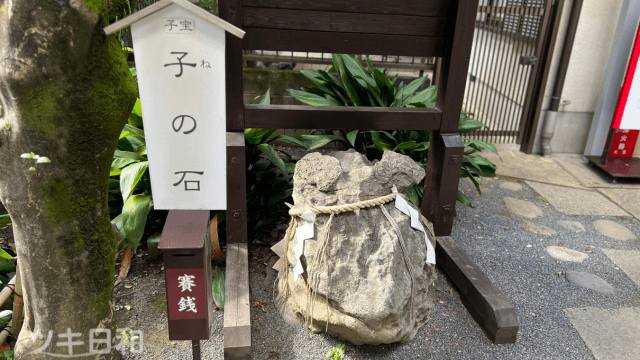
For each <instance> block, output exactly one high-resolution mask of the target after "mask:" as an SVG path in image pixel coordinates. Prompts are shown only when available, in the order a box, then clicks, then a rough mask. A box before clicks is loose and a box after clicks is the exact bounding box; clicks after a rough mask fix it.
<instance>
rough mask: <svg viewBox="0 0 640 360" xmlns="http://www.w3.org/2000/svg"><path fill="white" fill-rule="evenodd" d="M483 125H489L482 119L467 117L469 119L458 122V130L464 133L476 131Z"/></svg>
mask: <svg viewBox="0 0 640 360" xmlns="http://www.w3.org/2000/svg"><path fill="white" fill-rule="evenodd" d="M483 127H487V126H486V125H484V124H483V123H481V122H480V121H477V120H473V119H468V118H467V119H464V120H461V121H460V122H459V123H458V132H459V133H461V134H463V133H468V132H473V131H476V130H478V129H481V128H483Z"/></svg>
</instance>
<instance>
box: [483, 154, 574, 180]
mask: <svg viewBox="0 0 640 360" xmlns="http://www.w3.org/2000/svg"><path fill="white" fill-rule="evenodd" d="M495 145H496V148H497V149H498V154H500V155H499V156H498V155H496V154H494V153H493V152H491V151H490V150H483V151H482V156H484V157H486V158H487V159H488V160H489V161H491V162H492V163H494V164H496V166H497V169H496V174H497V175H501V176H509V177H512V178H518V179H527V180H533V181H541V182H548V183H551V184H559V185H564V186H573V187H580V183H579V182H578V181H577V180H576V179H574V178H573V176H571V174H569V173H568V172H566V171H565V170H564V169H562V167H560V165H558V164H557V163H556V162H555V161H553V160H552V159H545V158H543V157H542V156H540V155H528V154H525V153H522V152H520V145H516V144H495Z"/></svg>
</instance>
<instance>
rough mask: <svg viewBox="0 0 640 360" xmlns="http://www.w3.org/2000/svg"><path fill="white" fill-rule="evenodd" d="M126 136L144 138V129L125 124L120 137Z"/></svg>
mask: <svg viewBox="0 0 640 360" xmlns="http://www.w3.org/2000/svg"><path fill="white" fill-rule="evenodd" d="M126 136H135V137H137V138H139V139H144V131H143V130H142V129H138V128H137V127H135V126H132V125H130V124H124V128H123V129H122V132H121V133H120V139H122V138H123V137H126Z"/></svg>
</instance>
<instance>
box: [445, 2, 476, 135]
mask: <svg viewBox="0 0 640 360" xmlns="http://www.w3.org/2000/svg"><path fill="white" fill-rule="evenodd" d="M477 8H478V0H459V1H452V2H451V4H450V5H449V13H448V14H447V19H448V20H449V21H447V25H446V29H445V33H446V34H447V39H446V41H445V45H444V48H445V50H444V54H443V60H442V75H441V76H440V80H439V84H438V99H437V101H436V103H437V104H438V106H439V107H441V108H442V112H443V115H442V125H441V126H440V130H441V131H442V132H443V133H454V132H457V131H458V122H459V121H460V110H461V109H462V99H463V97H464V89H465V86H466V84H467V72H468V70H469V59H470V58H471V45H472V43H473V31H474V26H473V24H474V23H475V19H476V17H477Z"/></svg>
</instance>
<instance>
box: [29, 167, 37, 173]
mask: <svg viewBox="0 0 640 360" xmlns="http://www.w3.org/2000/svg"><path fill="white" fill-rule="evenodd" d="M29 171H32V172H37V171H38V170H36V168H34V167H33V166H32V167H30V168H29Z"/></svg>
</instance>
